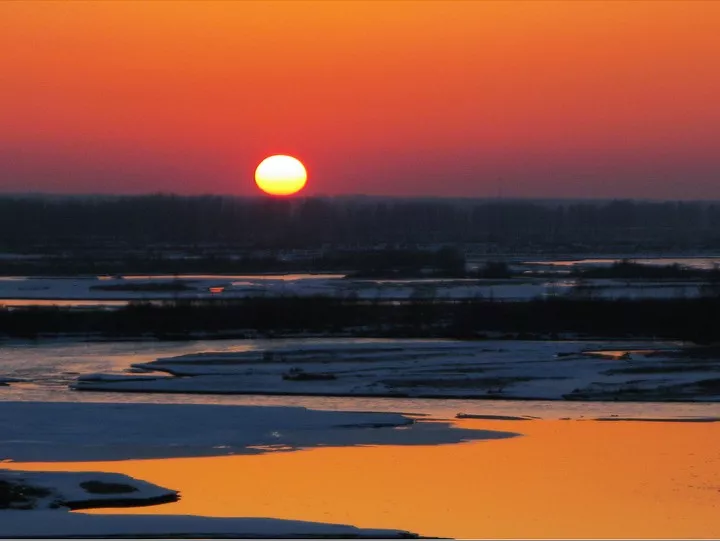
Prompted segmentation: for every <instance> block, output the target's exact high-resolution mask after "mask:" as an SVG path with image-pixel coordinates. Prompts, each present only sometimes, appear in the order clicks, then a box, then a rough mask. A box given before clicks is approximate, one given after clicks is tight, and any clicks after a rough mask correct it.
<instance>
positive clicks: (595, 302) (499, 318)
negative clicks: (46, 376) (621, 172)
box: [0, 296, 720, 345]
mask: <svg viewBox="0 0 720 541" xmlns="http://www.w3.org/2000/svg"><path fill="white" fill-rule="evenodd" d="M71 335H72V336H75V337H77V338H82V337H95V338H106V339H127V338H128V337H134V338H139V339H148V338H149V339H159V340H183V339H185V340H197V339H213V338H257V337H262V338H285V337H292V336H297V335H320V336H323V337H327V338H333V337H357V338H450V339H461V340H483V339H514V340H557V339H560V338H561V337H562V338H567V337H568V336H572V337H573V339H607V338H610V339H625V340H628V339H629V340H636V339H643V338H652V339H655V340H682V341H687V342H692V343H696V344H704V345H710V344H714V343H717V342H720V296H718V297H715V296H712V297H710V296H709V297H699V298H678V299H614V300H609V299H593V298H589V299H588V298H579V299H578V298H551V299H533V300H529V301H512V302H504V301H497V300H492V299H472V300H465V301H458V302H444V301H441V300H435V299H410V300H407V301H406V302H403V303H391V302H387V301H385V300H383V299H377V300H357V299H341V298H333V297H290V296H287V297H272V298H271V297H267V298H266V297H248V298H243V299H237V300H220V299H210V300H182V299H178V300H171V301H164V302H163V301H160V302H153V303H147V302H132V303H130V304H129V305H128V306H126V307H121V308H119V309H116V310H81V309H76V308H67V307H58V306H51V307H15V308H12V309H9V308H0V339H1V338H25V339H37V338H41V337H50V336H71ZM491 335H492V336H491Z"/></svg>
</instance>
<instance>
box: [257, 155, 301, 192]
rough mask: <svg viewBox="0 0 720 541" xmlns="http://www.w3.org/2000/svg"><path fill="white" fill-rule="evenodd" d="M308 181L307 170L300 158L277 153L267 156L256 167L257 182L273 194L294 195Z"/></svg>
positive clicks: (265, 190)
mask: <svg viewBox="0 0 720 541" xmlns="http://www.w3.org/2000/svg"><path fill="white" fill-rule="evenodd" d="M306 182H307V171H305V167H304V166H303V164H302V163H300V160H298V159H295V158H293V157H292V156H283V155H276V156H270V157H268V158H265V159H264V160H263V161H261V162H260V165H258V166H257V169H255V183H256V184H257V185H258V188H260V189H261V190H262V191H264V192H265V193H269V194H271V195H292V194H294V193H297V192H299V191H300V190H302V189H303V187H304V186H305V183H306Z"/></svg>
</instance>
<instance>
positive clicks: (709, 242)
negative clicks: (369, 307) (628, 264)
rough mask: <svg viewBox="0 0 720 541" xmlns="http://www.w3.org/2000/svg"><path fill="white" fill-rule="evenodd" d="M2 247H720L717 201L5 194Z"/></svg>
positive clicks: (0, 216) (0, 205)
mask: <svg viewBox="0 0 720 541" xmlns="http://www.w3.org/2000/svg"><path fill="white" fill-rule="evenodd" d="M0 232H1V233H0V249H2V250H5V251H21V252H25V251H30V250H35V251H37V252H42V253H55V252H61V251H63V250H67V249H69V248H72V249H76V250H81V249H89V250H103V249H109V248H112V249H113V250H133V249H148V248H150V247H151V248H153V249H165V248H167V247H172V246H183V247H185V248H187V249H192V248H196V249H198V250H201V251H202V250H205V251H208V250H210V251H212V250H213V247H215V248H218V247H234V248H249V247H254V248H268V249H288V248H318V247H321V246H328V245H330V246H350V247H352V246H369V245H376V244H384V245H390V246H394V247H396V248H397V247H406V246H408V245H413V244H428V243H440V244H448V243H485V244H487V245H488V246H490V248H491V249H492V247H495V248H496V249H498V250H513V249H516V250H517V249H524V250H533V249H535V250H541V249H550V248H551V249H555V250H565V251H574V252H580V251H583V250H587V251H593V252H598V251H599V250H603V249H607V250H609V251H610V250H614V251H618V250H627V251H633V250H636V249H643V250H661V249H666V250H676V249H717V248H720V204H718V203H714V202H643V201H595V202H590V201H534V200H507V201H503V200H471V199H468V200H463V199H459V200H453V199H391V198H388V199H381V198H365V197H339V198H322V197H313V198H304V199H302V198H299V199H272V198H235V197H220V196H202V197H181V196H176V195H150V196H133V197H129V196H128V197H119V196H118V197H40V196H34V197H31V196H27V197H17V196H14V197H11V196H4V197H0Z"/></svg>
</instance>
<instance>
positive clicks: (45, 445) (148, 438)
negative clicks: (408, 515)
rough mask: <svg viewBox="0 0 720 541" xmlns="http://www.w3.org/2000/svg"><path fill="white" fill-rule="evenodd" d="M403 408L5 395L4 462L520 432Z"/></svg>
mask: <svg viewBox="0 0 720 541" xmlns="http://www.w3.org/2000/svg"><path fill="white" fill-rule="evenodd" d="M516 435H517V434H514V433H509V432H499V431H494V430H469V429H462V428H456V427H453V426H452V425H451V423H449V422H437V421H432V422H431V421H425V420H422V419H417V420H415V419H413V418H412V417H409V416H407V415H403V414H400V413H380V412H349V411H321V410H310V409H306V408H300V407H283V406H276V407H271V406H215V405H197V404H188V405H179V404H112V403H70V402H68V403H60V402H59V403H51V402H0V461H2V460H13V461H18V462H50V461H60V462H70V461H102V460H123V459H141V458H166V457H192V456H221V455H233V454H257V453H263V452H269V451H274V450H283V451H287V450H293V449H301V448H310V447H321V446H352V445H433V444H435V445H437V444H449V443H460V442H464V441H470V440H481V439H498V438H508V437H513V436H516Z"/></svg>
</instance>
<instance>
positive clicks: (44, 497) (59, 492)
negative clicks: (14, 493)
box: [0, 469, 178, 531]
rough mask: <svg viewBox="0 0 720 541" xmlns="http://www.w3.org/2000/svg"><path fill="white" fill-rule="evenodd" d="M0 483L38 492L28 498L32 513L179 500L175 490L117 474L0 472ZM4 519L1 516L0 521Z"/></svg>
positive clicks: (152, 503) (0, 529) (0, 470)
mask: <svg viewBox="0 0 720 541" xmlns="http://www.w3.org/2000/svg"><path fill="white" fill-rule="evenodd" d="M0 481H5V482H8V483H11V484H13V485H16V486H29V487H32V488H34V489H41V492H40V493H38V495H37V497H33V498H30V500H29V501H28V503H27V505H30V506H31V509H32V510H41V509H58V508H61V507H63V508H68V509H86V508H98V507H130V506H138V505H155V504H158V503H167V502H171V501H174V500H176V499H177V497H178V493H177V492H176V491H175V490H170V489H167V488H163V487H159V486H157V485H153V484H151V483H147V482H145V481H141V480H139V479H134V478H132V477H129V476H127V475H122V474H119V473H106V472H36V471H13V470H3V469H0ZM3 516H4V515H2V514H0V521H2V518H3ZM0 531H2V527H1V526H0Z"/></svg>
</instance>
